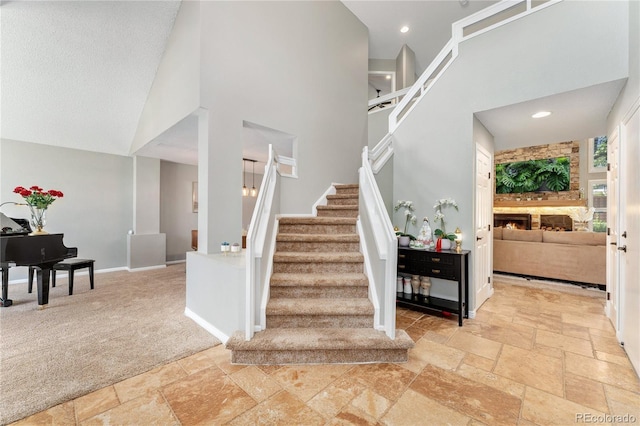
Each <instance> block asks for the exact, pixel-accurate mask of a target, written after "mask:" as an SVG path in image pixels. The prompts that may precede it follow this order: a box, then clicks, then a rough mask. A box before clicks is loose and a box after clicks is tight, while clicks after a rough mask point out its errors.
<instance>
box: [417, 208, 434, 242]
mask: <svg viewBox="0 0 640 426" xmlns="http://www.w3.org/2000/svg"><path fill="white" fill-rule="evenodd" d="M416 239H417V240H418V241H419V242H420V243H422V245H423V246H424V247H425V248H428V249H432V248H433V234H432V233H431V226H430V225H429V218H428V217H426V216H425V217H424V218H423V219H422V228H420V232H419V233H418V236H417V238H416Z"/></svg>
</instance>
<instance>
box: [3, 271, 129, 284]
mask: <svg viewBox="0 0 640 426" xmlns="http://www.w3.org/2000/svg"><path fill="white" fill-rule="evenodd" d="M24 268H26V266H24ZM126 270H127V267H126V266H119V267H117V268H106V269H96V270H95V271H94V272H93V273H94V274H105V273H107V272H118V271H126ZM78 275H89V271H88V270H87V271H81V272H74V274H73V276H74V277H77V276H78ZM68 276H69V274H67V273H56V278H66V277H68ZM27 281H28V278H20V279H17V280H12V281H9V285H13V284H23V283H26V282H27Z"/></svg>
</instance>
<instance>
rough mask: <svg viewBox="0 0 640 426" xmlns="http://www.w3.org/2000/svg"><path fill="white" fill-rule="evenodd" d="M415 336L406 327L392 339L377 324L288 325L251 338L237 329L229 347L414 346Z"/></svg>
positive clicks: (303, 348) (392, 347)
mask: <svg viewBox="0 0 640 426" xmlns="http://www.w3.org/2000/svg"><path fill="white" fill-rule="evenodd" d="M413 346H414V343H413V340H411V338H410V337H409V335H408V334H407V333H406V332H405V331H404V330H396V338H395V339H393V340H392V339H390V338H389V337H388V336H387V335H386V334H384V332H383V331H378V330H376V329H374V328H341V329H336V328H288V329H267V330H263V331H260V332H257V333H256V334H255V335H254V336H253V338H252V339H251V340H249V341H246V340H245V339H244V333H243V332H236V333H234V334H233V335H232V336H231V338H230V339H229V340H228V341H227V344H226V347H227V349H231V350H234V351H292V350H345V349H357V350H367V349H411V348H412V347H413Z"/></svg>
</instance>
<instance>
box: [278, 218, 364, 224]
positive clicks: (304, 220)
mask: <svg viewBox="0 0 640 426" xmlns="http://www.w3.org/2000/svg"><path fill="white" fill-rule="evenodd" d="M356 221H357V218H353V217H318V216H290V217H281V218H280V219H278V222H280V225H290V224H294V225H355V224H356Z"/></svg>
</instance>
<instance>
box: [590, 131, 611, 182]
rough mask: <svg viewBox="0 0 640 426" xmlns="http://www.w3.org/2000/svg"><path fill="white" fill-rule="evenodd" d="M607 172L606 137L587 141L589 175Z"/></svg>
mask: <svg viewBox="0 0 640 426" xmlns="http://www.w3.org/2000/svg"><path fill="white" fill-rule="evenodd" d="M606 171H607V137H606V136H597V137H595V138H590V139H589V173H601V172H606Z"/></svg>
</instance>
